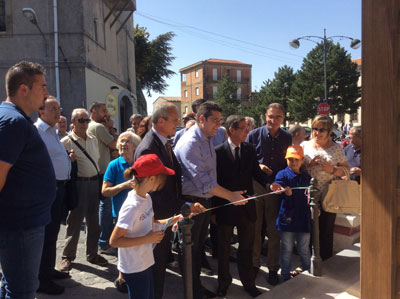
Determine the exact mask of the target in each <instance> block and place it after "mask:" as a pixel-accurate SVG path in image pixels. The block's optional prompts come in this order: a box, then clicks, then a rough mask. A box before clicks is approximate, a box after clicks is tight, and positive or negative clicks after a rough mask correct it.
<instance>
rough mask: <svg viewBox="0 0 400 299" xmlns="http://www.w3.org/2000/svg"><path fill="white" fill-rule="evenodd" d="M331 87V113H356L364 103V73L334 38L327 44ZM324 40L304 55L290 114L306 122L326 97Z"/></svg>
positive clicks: (328, 100) (290, 104) (328, 77)
mask: <svg viewBox="0 0 400 299" xmlns="http://www.w3.org/2000/svg"><path fill="white" fill-rule="evenodd" d="M327 49H328V53H327V62H326V66H327V86H328V99H327V102H328V104H329V106H330V113H331V114H333V115H335V114H338V113H347V114H351V113H355V112H357V108H358V107H359V106H360V101H359V100H358V98H359V97H360V88H359V87H358V86H357V82H358V78H359V76H360V74H359V73H358V71H357V64H356V63H353V62H352V61H351V56H350V54H347V52H346V50H345V49H344V48H342V47H340V45H339V44H338V43H337V44H334V43H333V42H332V41H328V43H327ZM323 56H324V51H323V43H319V44H318V45H317V46H316V47H315V48H314V49H312V50H311V51H310V52H309V53H308V54H307V57H306V58H304V60H303V64H302V66H301V69H300V70H299V71H298V72H297V74H296V80H295V83H294V84H293V87H292V91H291V95H292V97H293V100H292V101H291V102H290V103H289V110H290V115H291V116H292V117H293V119H294V120H296V121H301V122H303V121H306V120H307V119H310V118H313V117H314V116H315V115H316V113H317V106H318V104H319V103H320V101H321V100H322V99H323V98H324V67H323Z"/></svg>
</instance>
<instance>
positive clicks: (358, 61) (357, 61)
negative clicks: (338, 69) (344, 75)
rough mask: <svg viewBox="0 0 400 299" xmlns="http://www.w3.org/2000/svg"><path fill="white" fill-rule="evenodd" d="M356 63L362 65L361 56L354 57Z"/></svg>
mask: <svg viewBox="0 0 400 299" xmlns="http://www.w3.org/2000/svg"><path fill="white" fill-rule="evenodd" d="M352 61H353V62H354V63H357V64H358V65H361V64H362V63H361V58H357V59H353V60H352Z"/></svg>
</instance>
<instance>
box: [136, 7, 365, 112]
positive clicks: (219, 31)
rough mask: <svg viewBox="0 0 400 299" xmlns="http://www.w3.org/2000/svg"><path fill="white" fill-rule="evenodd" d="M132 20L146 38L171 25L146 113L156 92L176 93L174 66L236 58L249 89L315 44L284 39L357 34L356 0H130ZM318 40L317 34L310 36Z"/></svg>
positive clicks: (356, 54) (297, 61) (297, 63)
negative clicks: (162, 69) (168, 54)
mask: <svg viewBox="0 0 400 299" xmlns="http://www.w3.org/2000/svg"><path fill="white" fill-rule="evenodd" d="M136 6H137V8H136V11H135V13H134V26H136V24H138V25H139V26H141V27H146V28H147V31H148V32H149V33H150V39H154V38H155V37H156V36H157V35H159V34H163V33H166V32H169V31H172V32H174V33H175V34H176V36H175V37H174V38H173V40H172V42H171V46H172V55H173V56H174V57H175V60H174V61H173V63H172V65H171V66H170V69H171V70H172V71H174V72H175V73H176V75H174V76H172V77H171V78H169V79H167V80H166V82H167V83H168V85H169V86H168V88H167V90H166V91H165V92H164V93H163V94H156V93H152V96H151V97H148V96H147V95H146V92H145V91H144V93H145V95H146V99H147V110H148V113H149V114H151V112H152V110H153V106H152V104H153V102H154V101H155V100H156V99H157V97H158V96H161V95H163V96H177V97H179V96H180V95H181V93H180V75H179V69H181V68H183V67H186V66H188V65H191V64H193V63H196V62H199V61H202V60H206V59H209V58H217V59H229V60H238V61H241V62H244V63H247V64H251V65H252V90H253V91H254V90H259V89H260V87H261V86H262V85H263V82H264V81H266V80H268V79H273V78H274V73H275V72H276V71H277V70H278V68H279V67H282V66H284V65H288V66H291V67H292V68H293V69H294V71H297V70H298V69H299V68H300V67H301V64H302V61H303V59H304V57H305V56H306V55H307V53H308V52H309V51H310V50H311V49H312V48H313V47H314V46H315V44H314V43H313V42H311V41H308V40H300V47H299V48H298V49H292V48H291V47H290V46H289V41H290V40H292V39H295V38H298V37H303V36H309V35H314V36H319V37H323V35H324V28H325V29H326V36H327V37H331V36H340V35H342V36H348V37H352V38H358V39H360V40H361V0H335V1H332V0H303V1H301V0H291V1H290V0H278V1H276V0H275V1H271V0H248V1H238V0H202V1H192V0H170V1H160V0H136ZM314 40H315V41H317V42H319V40H318V38H314ZM333 40H334V41H335V42H340V44H341V46H342V47H344V48H345V49H346V50H347V51H348V53H349V54H351V57H352V59H356V58H360V57H361V47H360V48H359V49H358V50H353V49H351V48H350V40H348V39H340V38H333Z"/></svg>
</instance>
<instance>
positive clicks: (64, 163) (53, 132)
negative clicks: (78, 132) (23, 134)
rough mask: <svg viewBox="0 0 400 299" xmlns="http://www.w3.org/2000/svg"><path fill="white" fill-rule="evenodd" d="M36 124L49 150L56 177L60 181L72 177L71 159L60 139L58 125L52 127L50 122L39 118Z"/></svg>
mask: <svg viewBox="0 0 400 299" xmlns="http://www.w3.org/2000/svg"><path fill="white" fill-rule="evenodd" d="M35 126H36V128H37V129H38V132H39V135H40V137H41V138H42V140H43V142H44V144H45V145H46V148H47V151H48V152H49V155H50V159H51V163H52V164H53V168H54V172H55V174H56V179H57V180H59V181H63V180H68V179H70V172H71V161H70V160H69V157H68V154H67V151H66V150H65V148H64V146H63V145H62V144H61V142H60V140H59V139H58V135H57V125H55V126H54V127H50V126H49V124H47V123H46V122H44V121H43V120H42V119H41V118H38V120H37V121H36V122H35Z"/></svg>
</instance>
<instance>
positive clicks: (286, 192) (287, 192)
mask: <svg viewBox="0 0 400 299" xmlns="http://www.w3.org/2000/svg"><path fill="white" fill-rule="evenodd" d="M285 195H286V196H292V189H291V188H290V187H286V188H285Z"/></svg>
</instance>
